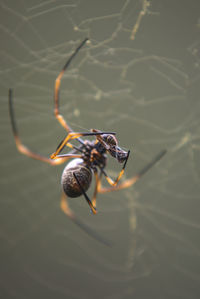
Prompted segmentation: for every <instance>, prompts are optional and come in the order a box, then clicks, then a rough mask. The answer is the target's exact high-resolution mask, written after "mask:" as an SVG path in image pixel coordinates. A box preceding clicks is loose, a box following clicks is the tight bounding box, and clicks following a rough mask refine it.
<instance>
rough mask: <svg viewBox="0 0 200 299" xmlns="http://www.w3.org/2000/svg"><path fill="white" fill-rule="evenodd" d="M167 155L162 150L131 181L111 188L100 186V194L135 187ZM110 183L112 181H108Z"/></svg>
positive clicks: (128, 180) (127, 180)
mask: <svg viewBox="0 0 200 299" xmlns="http://www.w3.org/2000/svg"><path fill="white" fill-rule="evenodd" d="M166 153H167V150H162V151H161V152H160V153H159V154H158V155H157V156H155V157H154V159H153V160H152V161H151V162H149V163H148V164H147V165H146V166H145V167H143V168H142V169H141V170H140V171H139V172H138V173H137V174H136V175H134V176H133V177H131V178H130V179H126V180H125V181H124V182H122V183H121V184H118V185H114V186H113V185H112V186H111V187H102V186H101V184H99V187H98V192H99V193H106V192H112V191H118V190H121V189H125V188H128V187H131V186H132V185H134V184H135V183H136V182H137V181H138V180H139V179H140V178H141V177H142V176H143V175H144V174H145V173H146V172H147V171H149V170H150V169H151V168H152V167H153V166H154V165H155V164H156V163H157V162H158V161H160V160H161V159H162V158H163V157H164V155H165V154H166ZM107 181H108V182H109V181H110V178H109V180H107Z"/></svg>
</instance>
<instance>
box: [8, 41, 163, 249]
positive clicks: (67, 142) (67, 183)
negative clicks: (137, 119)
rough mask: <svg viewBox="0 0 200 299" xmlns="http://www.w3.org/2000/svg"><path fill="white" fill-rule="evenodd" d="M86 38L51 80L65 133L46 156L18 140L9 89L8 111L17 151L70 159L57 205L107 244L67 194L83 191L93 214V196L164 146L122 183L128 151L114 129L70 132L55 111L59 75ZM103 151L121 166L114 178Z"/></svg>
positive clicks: (55, 160) (129, 183) (108, 189)
mask: <svg viewBox="0 0 200 299" xmlns="http://www.w3.org/2000/svg"><path fill="white" fill-rule="evenodd" d="M87 40H88V38H85V39H84V40H83V41H82V43H81V44H80V45H79V46H78V47H77V48H76V50H75V51H74V52H73V54H72V55H71V56H70V58H69V59H68V60H67V62H66V63H65V65H64V67H63V68H62V70H61V72H60V73H59V75H58V76H57V78H56V80H55V87H54V114H55V117H56V119H57V120H58V122H59V123H60V124H61V126H62V127H64V129H65V130H66V131H67V133H68V134H67V136H66V137H65V138H64V139H63V140H62V141H61V143H60V144H59V145H58V147H57V149H56V151H55V152H54V153H53V154H51V156H50V157H45V156H43V155H40V154H38V153H35V152H33V151H32V150H30V149H29V148H27V147H26V146H25V145H24V144H23V143H22V142H21V139H20V137H19V134H18V129H17V126H16V122H15V115H14V108H13V91H12V89H9V112H10V119H11V125H12V131H13V135H14V139H15V143H16V147H17V149H18V150H19V152H21V153H22V154H24V155H26V156H28V157H31V158H33V159H36V160H40V161H42V162H46V163H49V164H51V165H59V164H62V163H64V162H67V161H68V160H70V159H72V160H71V161H70V162H69V163H68V164H67V165H66V166H65V168H64V170H63V173H62V177H61V185H62V189H63V191H62V195H61V203H60V206H61V209H62V211H63V212H64V213H65V214H66V215H67V216H68V217H69V218H70V219H71V220H72V221H73V222H75V223H76V224H77V225H78V226H80V227H81V228H82V229H83V230H85V231H86V232H87V233H88V234H89V235H91V236H92V237H94V238H96V239H97V240H99V241H101V242H103V243H105V244H107V245H108V242H106V241H105V240H103V239H102V238H101V237H100V236H98V234H96V233H94V232H93V230H92V229H91V228H90V227H89V226H86V225H85V224H84V223H82V222H81V221H80V220H79V218H77V217H76V215H75V214H74V212H73V211H72V210H71V209H70V207H69V205H68V201H67V197H71V198H75V197H79V196H80V195H83V196H84V198H85V200H86V201H87V203H88V205H89V207H90V210H91V212H92V213H93V214H96V213H97V209H96V197H97V194H98V193H107V192H111V191H117V190H120V189H124V188H128V187H130V186H132V185H133V184H135V183H136V181H138V180H139V179H140V178H141V177H142V176H143V175H144V174H145V173H146V172H147V171H148V170H149V169H150V168H151V167H152V166H154V165H155V163H157V162H158V161H159V160H160V159H161V158H162V157H163V156H164V155H165V153H166V150H163V151H161V152H160V153H159V154H158V155H157V156H156V157H155V158H154V159H153V160H152V161H151V162H150V163H148V164H147V165H146V166H145V167H144V168H143V169H142V170H141V171H139V172H138V173H137V174H136V175H134V176H133V177H131V178H129V179H126V180H124V181H123V182H122V183H119V181H120V179H121V177H122V175H123V173H124V170H125V167H126V165H127V161H128V158H129V154H130V151H124V150H123V149H122V148H120V147H119V145H118V140H117V138H116V136H115V135H116V133H115V132H103V131H100V130H96V129H91V130H90V132H74V131H73V130H72V129H71V127H70V126H69V125H68V124H67V122H66V121H65V119H64V117H63V116H62V115H61V114H60V111H59V90H60V84H61V79H62V77H63V74H64V72H65V70H66V69H67V68H68V66H69V65H70V63H71V61H72V60H73V59H74V57H75V56H76V55H77V53H78V52H79V50H80V49H81V48H82V47H83V46H84V45H85V43H86V42H87ZM86 136H94V137H95V139H94V140H92V141H91V140H87V139H86V140H84V139H83V138H81V137H86ZM72 140H77V141H78V143H79V145H78V146H75V145H73V144H72V143H71V141H72ZM65 147H69V148H70V149H71V151H70V152H68V153H66V154H61V151H62V150H63V149H64V148H65ZM107 154H108V155H110V156H112V157H113V158H115V159H116V160H117V161H118V162H119V163H122V169H121V171H120V172H119V174H118V176H117V178H116V179H115V180H113V179H112V178H111V177H109V176H108V175H107V173H106V171H105V168H106V164H107ZM93 175H94V177H95V188H94V192H93V196H92V199H91V200H90V198H89V196H88V195H87V193H86V192H87V190H88V189H89V187H90V185H91V181H92V176H93ZM103 176H104V177H105V178H106V180H107V182H108V184H109V185H110V186H109V187H103V186H102V184H101V180H102V177H103ZM118 183H119V184H118Z"/></svg>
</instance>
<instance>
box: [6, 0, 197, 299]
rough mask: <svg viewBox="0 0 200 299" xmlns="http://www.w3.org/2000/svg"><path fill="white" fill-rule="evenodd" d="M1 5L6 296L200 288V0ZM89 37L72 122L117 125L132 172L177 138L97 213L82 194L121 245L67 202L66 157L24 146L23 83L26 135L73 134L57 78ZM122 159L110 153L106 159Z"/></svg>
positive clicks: (76, 70)
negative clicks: (60, 160) (19, 146)
mask: <svg viewBox="0 0 200 299" xmlns="http://www.w3.org/2000/svg"><path fill="white" fill-rule="evenodd" d="M0 5H1V10H0V16H1V17H0V24H1V26H0V31H1V55H0V59H1V70H0V85H1V94H0V101H1V109H0V115H1V117H0V121H1V126H0V130H1V134H0V136H1V137H0V138H1V168H0V169H1V179H0V182H1V200H0V242H1V246H0V256H1V269H0V276H1V279H0V282H1V296H2V298H4V299H7V298H20V299H22V298H26V299H27V298H36V297H37V298H70V299H71V298H109V299H110V298H115V299H116V298H119V299H121V298H123V299H124V298H133V296H134V298H140V299H141V298H154V299H155V298H156V299H161V298H181V299H184V298H190V299H195V298H199V292H200V288H199V284H200V262H199V256H200V241H199V230H200V223H199V207H200V205H199V200H200V195H199V194H200V188H199V186H200V184H199V182H200V139H199V136H200V134H199V133H200V102H199V91H200V88H199V86H200V52H199V49H200V38H199V30H200V23H199V20H200V19H199V17H200V13H199V12H200V10H199V8H200V5H199V1H194V0H193V1H180V0H179V1H175V2H174V1H150V2H147V1H145V0H143V1H139V0H134V1H126V0H124V1H114V0H113V1H88V0H86V1H78V2H77V1H73V0H72V1H71V2H69V1H64V0H62V1H45V2H41V1H31V0H28V1H15V2H14V1H13V2H12V3H11V2H10V1H4V0H2V1H1V4H0ZM85 37H88V38H89V39H90V43H88V44H86V45H85V46H84V48H83V49H82V50H81V52H80V53H79V55H78V56H77V57H76V59H75V60H74V61H73V63H72V65H71V67H70V68H69V69H68V70H67V72H66V74H65V75H64V78H63V81H62V84H61V94H60V96H61V103H60V109H61V111H62V114H63V115H64V117H65V118H66V120H67V121H68V123H69V124H70V125H71V126H72V127H73V129H74V130H75V131H88V130H89V129H90V128H96V129H100V130H107V131H115V132H117V138H118V139H119V143H120V146H121V147H123V148H124V149H126V150H128V149H130V150H131V155H130V159H129V161H128V165H127V168H126V174H125V177H131V176H132V175H133V174H135V173H137V171H138V170H140V169H141V168H142V167H143V166H144V165H145V164H146V163H148V162H149V161H150V160H151V159H152V158H153V157H154V156H155V155H156V154H157V153H158V152H159V151H160V150H162V149H165V148H166V149H167V150H168V152H167V154H166V156H165V157H164V158H163V159H162V160H161V161H160V162H159V163H158V164H157V165H156V166H155V167H154V168H153V169H151V171H149V172H148V173H147V174H146V175H145V176H144V177H143V178H142V179H141V180H140V181H139V182H138V183H137V184H136V185H135V186H134V187H131V188H129V189H126V190H121V191H119V192H113V193H108V194H105V195H99V196H98V202H97V204H98V214H97V215H96V216H92V215H91V214H90V212H89V209H88V206H87V204H86V203H85V200H84V199H83V198H82V197H80V198H79V199H73V200H71V201H70V205H71V207H72V209H73V210H74V211H75V213H76V214H77V215H78V216H79V217H80V218H81V219H82V221H83V222H84V223H86V224H87V225H89V226H90V227H91V228H93V229H94V230H95V231H96V232H98V234H100V235H101V236H103V237H104V238H105V239H107V240H109V241H110V242H111V243H112V247H111V248H107V247H106V246H103V245H102V244H100V243H99V242H97V241H95V240H93V239H92V238H90V237H89V236H88V235H86V234H85V233H84V232H83V231H81V230H80V229H79V227H76V226H75V225H74V223H72V222H70V220H69V219H68V218H67V217H66V216H65V215H64V214H63V213H62V212H61V210H60V207H59V201H60V194H61V188H60V175H61V173H62V169H63V166H58V167H52V166H50V165H47V164H45V163H42V162H39V161H35V160H32V159H30V158H28V157H26V156H23V155H20V154H19V153H18V152H17V150H16V147H15V143H14V139H13V136H12V132H11V126H10V120H9V114H8V96H7V94H8V88H10V87H11V88H13V89H14V100H15V110H16V118H17V125H18V128H19V132H20V136H21V138H22V140H23V142H24V144H26V145H27V146H28V147H30V148H31V149H32V150H35V151H37V152H40V153H42V154H44V155H46V156H49V155H50V154H51V153H52V152H53V151H54V150H55V149H56V147H57V145H58V143H59V142H60V141H61V140H62V138H64V137H65V135H66V132H65V131H64V129H63V128H62V127H61V126H60V125H59V123H58V122H57V121H56V120H55V118H54V115H53V90H54V81H55V78H56V76H57V75H58V73H59V71H60V70H61V68H62V66H63V65H64V63H65V62H66V60H67V58H68V57H69V55H70V54H71V53H72V51H73V50H74V49H75V48H76V47H77V46H78V44H79V43H80V42H81V41H82V40H83V39H84V38H85ZM131 37H132V38H131ZM119 170H120V165H118V164H117V162H116V161H114V160H113V159H112V158H110V160H109V163H108V166H107V172H108V173H109V174H110V175H111V176H112V177H115V176H116V175H117V173H118V171H119ZM104 184H106V182H104ZM92 187H94V186H93V185H92ZM88 194H89V195H90V196H91V195H92V188H91V190H90V191H89V192H88Z"/></svg>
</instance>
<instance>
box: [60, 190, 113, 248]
mask: <svg viewBox="0 0 200 299" xmlns="http://www.w3.org/2000/svg"><path fill="white" fill-rule="evenodd" d="M60 207H61V210H62V211H63V212H64V213H65V215H67V216H68V217H69V218H70V220H72V221H73V222H74V223H75V224H76V225H78V226H79V227H80V228H81V229H82V230H83V231H84V232H85V233H87V234H88V235H89V236H90V237H92V238H93V239H95V240H97V241H98V242H100V243H102V244H104V245H106V246H109V247H110V246H111V243H110V242H109V241H107V240H105V239H104V238H102V237H101V236H100V235H99V234H97V233H96V232H95V231H93V230H92V229H91V228H90V227H89V226H87V225H86V224H84V223H83V222H82V221H81V220H80V219H78V218H77V217H76V216H75V214H74V212H73V211H72V210H71V209H70V207H69V205H68V202H67V197H66V195H65V194H64V192H63V193H62V196H61V202H60Z"/></svg>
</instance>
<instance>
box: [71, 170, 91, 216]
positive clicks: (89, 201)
mask: <svg viewBox="0 0 200 299" xmlns="http://www.w3.org/2000/svg"><path fill="white" fill-rule="evenodd" d="M73 175H74V177H75V179H76V181H77V183H78V185H79V187H80V189H81V191H82V193H83V196H84V197H85V200H86V201H87V203H88V205H89V207H90V209H91V212H92V213H93V214H96V213H97V210H96V208H95V207H94V206H93V204H92V202H91V200H90V199H89V197H88V195H87V193H86V192H85V190H84V189H83V187H82V185H81V184H80V182H79V180H78V178H77V176H76V174H75V173H73Z"/></svg>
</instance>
